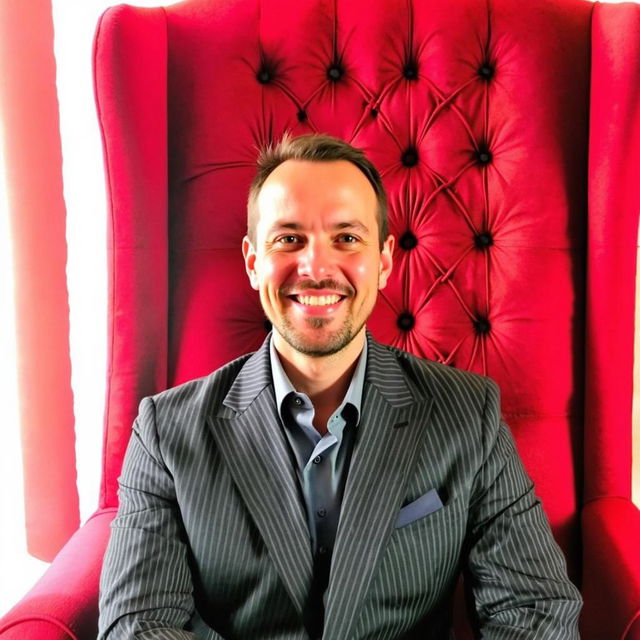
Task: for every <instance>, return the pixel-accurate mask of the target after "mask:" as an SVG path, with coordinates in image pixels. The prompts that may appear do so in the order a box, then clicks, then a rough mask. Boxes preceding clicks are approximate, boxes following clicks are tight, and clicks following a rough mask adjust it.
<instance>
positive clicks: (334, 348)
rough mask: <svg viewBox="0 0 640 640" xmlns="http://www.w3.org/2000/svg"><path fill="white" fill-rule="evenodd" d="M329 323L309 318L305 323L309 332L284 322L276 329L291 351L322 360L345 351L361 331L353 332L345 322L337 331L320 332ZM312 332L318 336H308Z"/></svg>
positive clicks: (326, 320) (328, 321) (350, 325)
mask: <svg viewBox="0 0 640 640" xmlns="http://www.w3.org/2000/svg"><path fill="white" fill-rule="evenodd" d="M330 322H331V320H329V319H327V318H311V319H309V320H308V321H307V324H308V326H309V331H307V332H303V331H299V330H297V329H296V328H295V327H293V326H291V325H290V324H289V323H288V322H286V321H284V322H282V323H281V324H280V325H278V326H277V329H278V333H279V334H280V336H281V337H282V339H283V340H284V341H285V342H286V343H287V344H288V345H289V346H290V347H291V348H292V349H295V350H296V351H298V352H299V353H302V354H304V355H306V356H310V357H312V358H322V357H325V356H330V355H333V354H335V353H338V352H340V351H342V350H343V349H345V348H346V347H347V346H348V345H349V344H351V342H352V341H353V339H354V338H355V337H356V336H357V335H358V334H359V333H360V329H362V327H359V329H358V331H354V330H353V325H352V324H351V323H350V322H346V323H345V324H344V325H343V326H342V327H341V328H340V329H338V330H337V331H329V330H325V331H321V330H322V329H323V328H325V327H326V326H327V325H328V324H329V323H330ZM274 326H275V325H274ZM362 326H364V324H363V325H362ZM314 331H319V332H320V334H319V335H318V336H317V337H311V336H309V335H308V333H310V332H314Z"/></svg>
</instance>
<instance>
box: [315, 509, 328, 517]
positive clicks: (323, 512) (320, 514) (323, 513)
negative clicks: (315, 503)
mask: <svg viewBox="0 0 640 640" xmlns="http://www.w3.org/2000/svg"><path fill="white" fill-rule="evenodd" d="M316 513H317V514H318V517H319V518H324V517H325V516H326V515H327V510H326V509H325V508H321V509H318V511H317V512H316Z"/></svg>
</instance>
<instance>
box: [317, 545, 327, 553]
mask: <svg viewBox="0 0 640 640" xmlns="http://www.w3.org/2000/svg"><path fill="white" fill-rule="evenodd" d="M318 553H319V554H320V555H321V556H323V555H325V554H326V553H327V547H325V546H324V545H322V546H320V547H318Z"/></svg>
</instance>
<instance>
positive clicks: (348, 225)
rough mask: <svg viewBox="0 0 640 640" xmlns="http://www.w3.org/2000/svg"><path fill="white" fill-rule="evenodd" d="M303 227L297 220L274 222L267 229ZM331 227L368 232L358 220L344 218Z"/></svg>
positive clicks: (277, 229) (293, 229) (270, 231)
mask: <svg viewBox="0 0 640 640" xmlns="http://www.w3.org/2000/svg"><path fill="white" fill-rule="evenodd" d="M303 228H304V227H303V225H301V224H300V223H298V222H277V221H276V222H275V223H274V224H273V226H272V227H271V228H270V229H269V231H268V233H274V232H275V231H279V230H281V229H290V230H291V231H300V230H302V229H303ZM333 229H336V230H337V229H352V230H354V231H359V232H360V233H362V234H369V229H367V227H365V226H364V225H363V224H362V223H361V222H359V221H358V220H346V221H344V222H338V223H336V224H334V225H333Z"/></svg>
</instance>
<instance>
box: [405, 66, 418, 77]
mask: <svg viewBox="0 0 640 640" xmlns="http://www.w3.org/2000/svg"><path fill="white" fill-rule="evenodd" d="M402 73H403V75H404V77H405V78H406V79H407V80H415V79H416V78H417V77H418V69H417V68H416V66H415V65H414V64H411V63H410V64H408V65H407V66H406V67H405V68H404V71H403V72H402Z"/></svg>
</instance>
